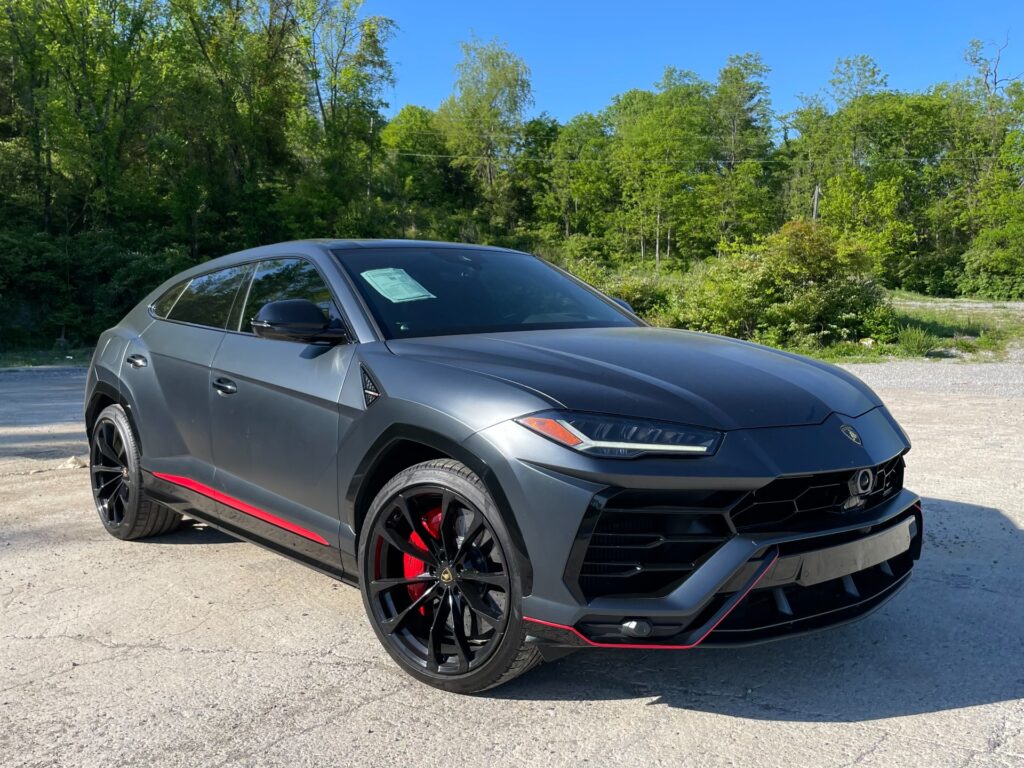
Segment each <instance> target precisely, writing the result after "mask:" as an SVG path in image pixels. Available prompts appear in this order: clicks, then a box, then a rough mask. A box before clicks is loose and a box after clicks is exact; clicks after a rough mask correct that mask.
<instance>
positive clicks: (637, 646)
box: [523, 550, 779, 651]
mask: <svg viewBox="0 0 1024 768" xmlns="http://www.w3.org/2000/svg"><path fill="white" fill-rule="evenodd" d="M778 559H779V551H778V550H775V557H773V558H772V561H771V563H769V564H768V566H767V567H766V568H765V569H764V570H763V571H761V574H760V575H759V576H758V577H757V578H756V579H754V580H753V581H752V582H751V583H750V586H748V587H747V588H746V589H745V590H743V594H742V595H740V599H739V600H737V601H736V602H735V603H733V604H732V607H731V608H729V610H728V611H726V612H725V613H723V614H722V615H721V616H720V617H719V619H718V621H716V622H715V623H714V624H712V625H711V626H710V627H709V628H708V631H707V632H705V633H704V634H703V635H701V636H700V637H699V638H697V640H695V641H694V642H692V643H690V644H689V645H658V644H656V643H599V642H597V641H595V640H591V639H590V638H589V637H587V636H586V635H584V634H583V633H582V632H580V631H579V630H578V629H576V627H569V626H566V625H565V624H556V623H555V622H553V621H544V620H543V619H534V618H531V617H529V616H523V621H532V622H533V623H534V624H543V625H544V626H545V627H554V628H555V629H564V630H565V631H567V632H572V633H573V634H574V635H576V637H578V638H579V639H580V640H582V641H583V642H585V643H586V644H587V645H589V646H592V647H594V648H628V649H635V650H659V651H688V650H690V649H691V648H696V647H697V646H698V645H700V644H701V643H703V642H704V640H706V639H707V636H708V635H710V634H711V633H712V632H714V631H715V629H717V627H718V625H719V624H721V623H722V622H723V621H725V619H726V617H727V616H728V615H729V614H730V613H732V612H733V611H734V610H735V609H736V606H737V605H739V604H740V603H742V602H743V601H744V600H746V598H747V595H749V594H750V591H751V590H752V589H753V588H754V587H756V586H757V583H758V582H759V581H761V579H763V578H764V577H765V574H767V573H768V571H770V570H771V569H772V566H773V565H775V561H776V560H778Z"/></svg>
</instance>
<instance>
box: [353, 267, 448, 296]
mask: <svg viewBox="0 0 1024 768" xmlns="http://www.w3.org/2000/svg"><path fill="white" fill-rule="evenodd" d="M360 274H361V276H362V278H363V279H364V280H365V281H366V282H368V283H369V284H370V285H372V286H373V289H374V290H375V291H377V293H379V294H380V295H381V296H383V297H384V298H385V299H387V300H388V301H390V302H391V303H392V304H401V303H402V302H405V301H420V300H422V299H436V298H437V296H435V295H434V294H432V293H431V292H430V291H428V290H427V289H426V288H424V287H423V286H422V285H420V284H419V283H417V282H416V281H415V280H414V279H413V278H412V276H411V275H410V274H409V273H408V272H406V271H405V270H404V269H397V268H395V267H388V268H385V269H371V270H368V271H366V272H361V273H360Z"/></svg>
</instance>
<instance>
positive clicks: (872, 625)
mask: <svg viewBox="0 0 1024 768" xmlns="http://www.w3.org/2000/svg"><path fill="white" fill-rule="evenodd" d="M924 510H925V547H924V552H923V555H922V559H921V561H920V562H919V563H918V564H917V567H916V569H915V573H914V575H913V577H912V578H911V580H910V583H909V584H908V586H907V587H906V589H904V590H903V591H902V592H901V593H900V594H898V595H897V596H896V597H895V598H893V600H892V601H890V602H889V603H888V604H886V605H885V606H883V607H882V608H881V609H880V610H879V611H877V612H876V613H874V614H872V615H870V616H868V617H867V618H865V619H863V620H862V621H859V622H857V623H854V624H851V625H847V626H845V627H840V628H836V629H834V630H831V631H826V632H822V633H818V634H816V635H807V636H804V637H799V638H793V639H790V640H785V641H780V642H774V643H767V644H763V645H757V646H750V647H746V648H732V649H724V648H723V649H711V648H708V649H697V650H695V651H688V652H671V651H636V652H634V651H614V650H609V651H598V650H593V651H591V650H586V651H580V652H578V653H575V654H573V655H571V656H568V657H566V658H564V659H562V660H560V661H558V662H555V663H553V664H548V665H545V667H544V671H543V673H541V674H534V675H526V676H524V677H522V678H520V679H518V680H516V681H514V682H512V683H510V684H508V685H506V686H503V687H502V688H500V689H498V690H497V691H495V693H494V694H493V696H494V697H495V698H498V699H502V698H508V699H524V700H538V701H542V700H549V699H556V700H570V701H594V700H618V699H636V698H649V699H650V702H649V703H650V705H652V706H658V705H661V706H670V707H680V708H685V709H693V710H699V711H707V712H715V713H720V714H726V715H731V716H734V717H744V718H754V719H760V720H768V719H770V720H790V721H806V722H856V721H864V720H875V719H879V718H888V717H898V716H902V715H912V714H919V713H924V712H935V711H943V710H949V709H959V708H962V707H970V706H975V705H979V704H989V703H993V702H1000V701H1010V700H1015V699H1019V698H1021V697H1024V665H1022V664H1021V663H1020V659H1021V657H1022V651H1024V611H1022V610H1021V602H1020V595H1021V592H1022V590H1024V537H1022V535H1021V530H1020V529H1019V528H1018V527H1017V526H1016V525H1015V524H1014V523H1013V522H1012V521H1010V520H1009V519H1008V518H1007V517H1006V516H1005V515H1003V513H1002V512H1000V511H999V510H998V509H994V508H992V507H982V506H977V505H973V504H963V503H959V502H953V501H945V500H941V499H925V500H924Z"/></svg>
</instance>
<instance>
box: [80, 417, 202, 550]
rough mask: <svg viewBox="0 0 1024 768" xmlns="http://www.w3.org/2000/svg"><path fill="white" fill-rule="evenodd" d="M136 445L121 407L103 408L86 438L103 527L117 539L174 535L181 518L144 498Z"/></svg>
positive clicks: (94, 498) (94, 491) (138, 453)
mask: <svg viewBox="0 0 1024 768" xmlns="http://www.w3.org/2000/svg"><path fill="white" fill-rule="evenodd" d="M140 458H141V452H140V451H139V446H138V442H137V440H136V439H135V433H134V432H133V431H132V425H131V423H130V422H129V421H128V416H127V414H126V413H125V411H124V409H123V408H122V407H121V406H120V405H111V406H108V407H107V408H104V409H103V411H102V412H100V415H99V416H97V417H96V421H95V422H93V425H92V429H91V431H90V434H89V476H90V478H91V480H92V496H93V500H94V501H95V502H96V511H97V512H98V513H99V516H100V520H101V521H102V522H103V527H104V528H106V529H107V532H108V533H109V534H110V535H111V536H115V537H116V538H118V539H124V540H131V539H141V538H145V537H146V536H158V535H160V534H162V533H169V532H170V531H173V530H174V529H175V528H177V527H178V525H179V524H180V523H181V519H182V518H181V515H180V514H178V513H177V512H175V511H174V510H172V509H168V508H167V507H165V506H164V505H162V504H158V503H157V502H155V501H153V500H152V499H149V498H147V497H146V495H145V494H144V493H143V490H142V470H141V469H140V467H139V459H140Z"/></svg>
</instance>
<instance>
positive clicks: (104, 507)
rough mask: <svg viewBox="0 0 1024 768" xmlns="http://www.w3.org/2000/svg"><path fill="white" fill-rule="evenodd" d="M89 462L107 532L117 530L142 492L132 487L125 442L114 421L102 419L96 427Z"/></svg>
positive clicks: (97, 501) (94, 493) (96, 498)
mask: <svg viewBox="0 0 1024 768" xmlns="http://www.w3.org/2000/svg"><path fill="white" fill-rule="evenodd" d="M89 458H90V462H89V471H90V473H91V474H92V494H93V497H94V498H95V500H96V509H97V511H98V512H99V513H100V517H101V518H102V520H103V524H104V525H105V526H106V527H107V528H117V527H118V526H120V525H122V524H123V523H124V518H125V512H126V511H127V510H128V504H129V502H131V501H132V497H133V496H134V495H135V494H137V493H138V491H137V489H134V488H133V487H132V479H131V476H130V474H129V471H128V451H127V449H126V446H125V441H124V438H123V437H121V433H120V431H119V430H118V428H117V425H116V424H115V423H114V421H113V420H112V419H109V418H101V419H99V420H98V421H97V422H96V425H95V426H94V427H93V437H92V447H91V449H90V453H89Z"/></svg>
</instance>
